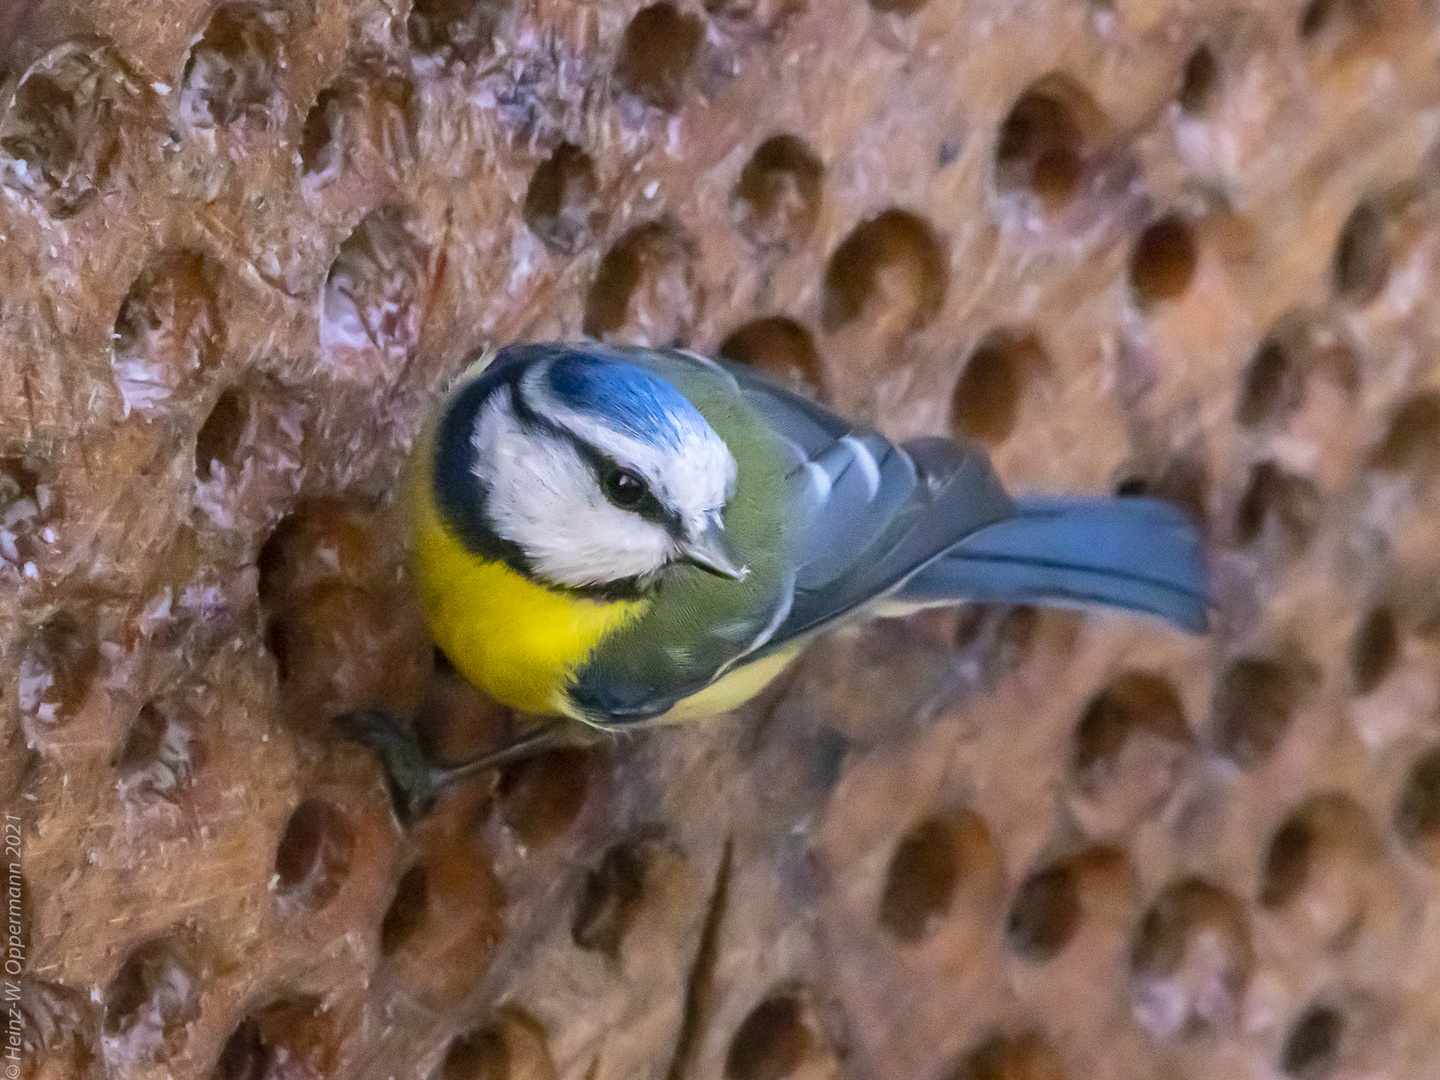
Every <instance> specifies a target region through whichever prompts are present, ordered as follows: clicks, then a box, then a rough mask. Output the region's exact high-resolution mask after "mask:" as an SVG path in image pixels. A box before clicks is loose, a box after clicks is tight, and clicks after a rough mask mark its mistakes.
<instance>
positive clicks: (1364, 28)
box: [1296, 0, 1393, 60]
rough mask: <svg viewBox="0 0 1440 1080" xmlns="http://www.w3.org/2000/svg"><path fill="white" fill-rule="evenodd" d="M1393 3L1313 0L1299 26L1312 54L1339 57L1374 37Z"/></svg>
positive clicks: (1379, 30)
mask: <svg viewBox="0 0 1440 1080" xmlns="http://www.w3.org/2000/svg"><path fill="white" fill-rule="evenodd" d="M1392 7H1393V5H1387V4H1385V3H1384V2H1383V0H1380V2H1377V0H1310V2H1309V3H1308V4H1307V5H1306V6H1305V10H1304V11H1303V12H1301V14H1300V21H1299V24H1298V25H1297V27H1296V30H1297V33H1298V35H1299V38H1300V41H1301V43H1302V44H1303V45H1305V46H1307V47H1308V48H1309V49H1310V50H1311V53H1312V55H1314V56H1317V57H1319V58H1321V59H1329V60H1338V59H1340V57H1341V56H1342V55H1344V54H1345V53H1346V52H1348V51H1350V49H1351V48H1353V47H1354V46H1358V45H1364V44H1366V43H1369V42H1373V41H1375V40H1376V39H1377V37H1378V35H1379V34H1381V33H1382V32H1383V30H1384V25H1385V22H1386V17H1387V15H1388V14H1389V13H1390V12H1389V10H1388V9H1390V8H1392Z"/></svg>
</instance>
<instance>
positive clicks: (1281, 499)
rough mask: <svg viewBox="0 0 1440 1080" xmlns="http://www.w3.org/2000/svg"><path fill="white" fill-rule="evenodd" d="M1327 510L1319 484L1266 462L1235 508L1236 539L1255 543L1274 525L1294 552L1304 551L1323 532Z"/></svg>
mask: <svg viewBox="0 0 1440 1080" xmlns="http://www.w3.org/2000/svg"><path fill="white" fill-rule="evenodd" d="M1323 507H1324V504H1323V503H1322V501H1321V499H1320V489H1319V488H1318V487H1316V486H1315V481H1313V480H1311V479H1310V478H1309V477H1308V476H1300V475H1298V474H1296V473H1292V472H1289V471H1288V470H1286V469H1284V468H1282V467H1281V466H1280V465H1278V464H1276V463H1275V462H1273V461H1262V462H1260V464H1258V465H1255V466H1253V467H1252V468H1251V470H1250V480H1249V483H1247V484H1246V485H1245V491H1244V494H1242V495H1241V497H1240V503H1239V505H1238V506H1236V508H1235V539H1236V541H1237V542H1238V543H1240V544H1251V543H1254V542H1255V541H1256V540H1258V539H1259V538H1260V537H1261V535H1262V534H1264V532H1265V531H1266V529H1267V527H1270V526H1272V525H1273V527H1274V528H1275V529H1277V530H1278V532H1279V533H1280V534H1281V535H1282V536H1283V538H1284V539H1285V541H1286V542H1287V544H1288V545H1289V547H1290V548H1291V549H1292V550H1294V551H1296V552H1299V551H1303V550H1304V549H1305V548H1306V547H1307V546H1308V545H1309V543H1310V540H1311V539H1312V538H1313V537H1314V535H1315V531H1316V529H1318V528H1319V525H1320V515H1321V512H1322V510H1323Z"/></svg>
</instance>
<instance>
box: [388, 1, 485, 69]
mask: <svg viewBox="0 0 1440 1080" xmlns="http://www.w3.org/2000/svg"><path fill="white" fill-rule="evenodd" d="M510 8H511V5H510V4H509V3H508V2H506V0H414V2H413V3H412V4H411V5H410V16H409V18H407V19H406V20H405V30H406V32H407V34H408V35H409V38H410V48H411V49H412V50H413V51H414V52H416V53H418V54H420V55H422V56H430V57H434V58H436V59H438V60H442V61H445V62H447V63H449V62H459V63H464V64H473V63H475V61H476V60H479V59H480V58H481V57H483V56H488V55H489V54H490V53H491V52H493V51H494V44H495V35H496V34H497V33H498V32H499V30H500V28H501V26H502V24H503V23H504V21H505V17H506V15H508V14H509V12H510Z"/></svg>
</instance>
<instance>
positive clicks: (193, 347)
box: [111, 249, 224, 412]
mask: <svg viewBox="0 0 1440 1080" xmlns="http://www.w3.org/2000/svg"><path fill="white" fill-rule="evenodd" d="M221 273H222V270H221V267H220V264H219V263H217V262H216V261H215V260H214V259H212V258H211V257H210V256H208V255H205V254H204V253H202V252H199V251H192V250H188V249H182V250H178V251H167V252H162V253H161V254H159V255H156V256H154V257H153V258H151V260H150V261H149V262H147V263H146V264H145V267H144V269H142V270H141V271H140V275H139V276H138V277H137V278H136V279H135V281H134V282H133V283H132V284H131V286H130V289H129V291H128V292H127V293H126V294H125V299H124V300H123V301H121V303H120V311H119V313H118V314H117V315H116V316H115V332H114V351H113V354H112V360H111V366H112V369H113V371H114V374H115V383H116V385H117V386H118V387H119V389H120V395H121V397H122V398H123V399H124V401H125V405H126V407H127V408H130V409H137V410H139V411H141V412H149V411H151V410H153V409H155V408H156V407H157V406H158V405H160V404H161V403H163V402H164V401H165V400H166V399H168V398H169V397H170V396H171V395H172V394H174V393H175V392H176V391H177V390H180V389H181V388H183V387H185V386H186V385H187V384H189V383H190V382H192V381H193V380H194V379H195V377H196V376H198V375H200V374H201V373H202V372H204V371H206V370H208V369H209V368H210V367H211V365H212V364H214V363H215V361H216V359H217V358H218V357H219V355H220V352H221V346H222V343H223V334H224V323H223V321H222V319H221V317H220V312H219V306H218V302H217V292H218V289H219V282H220V276H221Z"/></svg>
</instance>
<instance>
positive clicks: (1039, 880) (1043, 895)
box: [1005, 861, 1081, 963]
mask: <svg viewBox="0 0 1440 1080" xmlns="http://www.w3.org/2000/svg"><path fill="white" fill-rule="evenodd" d="M1080 917H1081V906H1080V887H1079V882H1078V881H1077V880H1076V875H1075V870H1074V868H1073V867H1072V866H1071V865H1070V864H1069V863H1068V862H1065V861H1062V862H1059V863H1055V864H1054V865H1051V866H1047V867H1044V868H1043V869H1040V870H1037V871H1035V872H1034V873H1032V874H1031V875H1030V876H1029V877H1027V878H1026V879H1025V880H1024V881H1023V882H1021V884H1020V888H1019V889H1018V890H1017V891H1016V893H1015V899H1014V900H1013V901H1012V902H1011V904H1010V914H1009V915H1008V916H1007V917H1006V920H1005V940H1006V942H1007V943H1008V944H1009V946H1010V948H1011V950H1012V951H1013V952H1014V953H1015V954H1016V955H1017V956H1020V957H1022V958H1023V959H1026V960H1029V961H1031V962H1033V963H1043V962H1044V961H1046V960H1049V959H1050V958H1051V957H1053V956H1055V955H1056V954H1057V953H1059V952H1060V950H1061V949H1063V948H1064V947H1065V946H1066V945H1067V944H1069V942H1070V939H1071V938H1072V937H1074V936H1075V931H1076V930H1077V929H1078V928H1079V926H1080Z"/></svg>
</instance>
